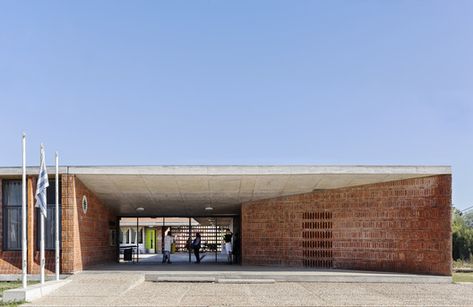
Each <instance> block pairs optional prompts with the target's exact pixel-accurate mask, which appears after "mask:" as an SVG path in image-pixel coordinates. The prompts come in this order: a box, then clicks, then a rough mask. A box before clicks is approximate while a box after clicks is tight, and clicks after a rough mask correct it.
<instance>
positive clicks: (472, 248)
mask: <svg viewBox="0 0 473 307" xmlns="http://www.w3.org/2000/svg"><path fill="white" fill-rule="evenodd" d="M452 243H453V248H452V254H453V255H452V256H453V259H454V260H458V259H462V260H470V259H471V257H472V254H473V227H472V226H471V219H470V215H468V218H467V219H465V216H464V215H463V214H462V213H461V212H460V211H459V210H458V209H456V208H453V223H452Z"/></svg>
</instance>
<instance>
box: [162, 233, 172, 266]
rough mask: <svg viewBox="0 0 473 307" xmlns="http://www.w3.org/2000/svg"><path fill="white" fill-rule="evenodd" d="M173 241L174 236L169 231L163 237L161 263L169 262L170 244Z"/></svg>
mask: <svg viewBox="0 0 473 307" xmlns="http://www.w3.org/2000/svg"><path fill="white" fill-rule="evenodd" d="M173 242H174V238H173V236H172V234H171V231H168V234H167V235H166V236H165V237H164V249H163V263H166V262H167V263H171V246H172V243H173Z"/></svg>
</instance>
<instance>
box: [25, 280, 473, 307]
mask: <svg viewBox="0 0 473 307" xmlns="http://www.w3.org/2000/svg"><path fill="white" fill-rule="evenodd" d="M70 278H71V279H72V281H71V282H70V283H68V284H67V285H65V286H63V287H62V288H60V289H59V290H57V291H56V292H54V293H53V294H51V295H49V296H47V297H43V298H41V299H39V300H36V301H34V302H32V303H31V304H28V306H179V305H180V306H222V305H224V306H473V285H458V284H402V283H401V284H400V283H394V284H393V283H382V284H378V283H300V282H299V283H290V282H281V283H274V284H219V283H155V282H145V281H144V274H142V273H123V272H121V273H118V272H108V273H107V272H104V273H98V272H95V273H93V274H90V273H81V274H77V275H74V276H71V277H70Z"/></svg>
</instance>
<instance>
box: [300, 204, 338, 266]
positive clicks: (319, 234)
mask: <svg viewBox="0 0 473 307" xmlns="http://www.w3.org/2000/svg"><path fill="white" fill-rule="evenodd" d="M332 225H333V222H332V212H329V211H314V212H304V213H302V254H303V257H304V259H303V264H304V266H305V267H312V268H314V267H315V268H331V267H332V266H333V249H332V247H333V242H332V239H333V234H332Z"/></svg>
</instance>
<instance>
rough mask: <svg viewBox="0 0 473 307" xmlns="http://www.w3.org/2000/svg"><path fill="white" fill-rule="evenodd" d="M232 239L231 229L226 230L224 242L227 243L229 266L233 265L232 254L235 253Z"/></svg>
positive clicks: (226, 250)
mask: <svg viewBox="0 0 473 307" xmlns="http://www.w3.org/2000/svg"><path fill="white" fill-rule="evenodd" d="M232 237H233V233H232V232H231V231H230V229H228V228H227V229H226V230H225V235H224V236H223V241H224V242H225V252H226V253H227V262H228V263H229V264H232V263H233V258H232V252H233V245H232Z"/></svg>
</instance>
